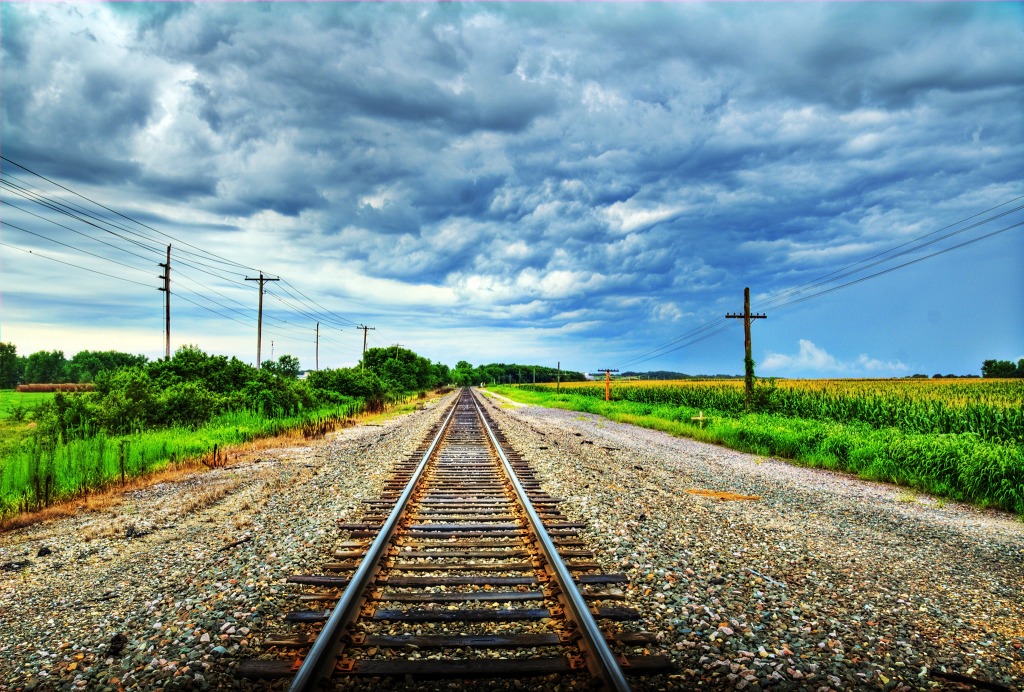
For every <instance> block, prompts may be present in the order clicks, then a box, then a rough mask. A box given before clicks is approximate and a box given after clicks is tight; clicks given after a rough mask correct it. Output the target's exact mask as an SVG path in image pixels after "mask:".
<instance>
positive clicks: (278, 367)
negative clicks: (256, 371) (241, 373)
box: [260, 354, 302, 380]
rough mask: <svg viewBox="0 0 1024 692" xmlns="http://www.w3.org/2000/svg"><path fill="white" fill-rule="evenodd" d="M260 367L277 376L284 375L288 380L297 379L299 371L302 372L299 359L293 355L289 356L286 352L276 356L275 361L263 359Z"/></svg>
mask: <svg viewBox="0 0 1024 692" xmlns="http://www.w3.org/2000/svg"><path fill="white" fill-rule="evenodd" d="M260 368H261V369H263V370H266V371H267V372H269V373H272V374H274V375H277V376H278V377H284V378H286V379H289V380H297V379H299V373H300V372H302V368H301V366H300V365H299V359H298V358H296V357H295V356H289V355H288V354H285V355H283V356H281V357H280V358H278V359H277V362H274V361H272V360H265V361H263V364H262V365H261V366H260Z"/></svg>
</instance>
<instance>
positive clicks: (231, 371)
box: [146, 345, 257, 394]
mask: <svg viewBox="0 0 1024 692" xmlns="http://www.w3.org/2000/svg"><path fill="white" fill-rule="evenodd" d="M146 370H147V372H148V373H149V376H150V378H152V380H153V382H155V383H156V385H157V386H158V387H159V388H160V389H165V388H167V387H170V386H171V385H173V384H178V383H179V382H202V383H203V385H204V386H205V387H206V388H207V389H208V390H210V391H211V392H216V393H217V394H231V393H232V392H237V391H240V390H242V389H244V388H245V386H246V384H247V383H248V382H249V380H250V379H252V378H253V377H254V376H255V373H256V372H257V370H256V368H254V367H252V366H251V365H249V364H247V363H243V362H242V361H240V360H238V359H237V358H235V357H232V358H230V359H229V358H228V357H227V356H211V355H207V354H206V353H205V352H204V351H203V350H202V349H200V348H199V347H198V346H191V345H188V346H182V347H181V348H179V349H178V350H177V351H175V352H174V355H173V356H171V358H170V359H169V360H168V359H166V358H163V359H161V360H157V361H153V362H152V363H150V364H149V365H148V366H147V367H146Z"/></svg>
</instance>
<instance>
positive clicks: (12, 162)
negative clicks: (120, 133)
mask: <svg viewBox="0 0 1024 692" xmlns="http://www.w3.org/2000/svg"><path fill="white" fill-rule="evenodd" d="M0 159H2V160H4V161H6V162H7V163H11V164H14V165H15V166H17V167H18V168H20V169H22V170H24V171H27V172H29V173H31V174H32V175H34V176H37V177H39V178H42V179H43V180H45V181H46V182H48V183H50V184H51V185H56V186H57V187H59V188H60V189H62V190H66V191H67V192H70V193H71V194H73V195H75V196H76V197H81V198H82V199H84V200H86V201H88V202H91V203H92V204H95V205H96V206H97V207H100V208H101V209H105V210H107V211H109V212H110V213H112V214H116V215H117V216H119V217H121V218H122V219H125V220H126V221H131V222H132V223H134V224H137V225H139V226H142V227H143V228H146V229H149V230H150V231H153V232H154V233H159V234H160V235H162V236H164V237H165V238H170V239H171V240H173V241H175V242H177V243H181V244H182V245H185V246H187V247H190V248H192V249H194V250H198V251H199V252H201V253H203V254H204V255H206V256H208V257H211V258H213V259H218V260H221V261H223V262H227V263H228V264H231V265H234V266H236V267H240V268H242V269H251V270H253V271H259V270H258V269H256V268H255V267H249V266H247V265H244V264H241V263H239V262H235V261H234V260H229V259H228V258H226V257H221V256H220V255H217V254H214V253H212V252H209V251H207V250H204V249H202V248H201V247H197V246H195V245H193V244H191V243H188V242H185V241H183V240H181V239H180V238H175V237H174V236H172V235H170V234H168V233H164V232H163V231H160V230H157V229H155V228H153V227H152V226H148V225H146V224H144V223H142V222H141V221H138V220H136V219H133V218H131V217H130V216H127V215H125V214H122V213H121V212H119V211H116V210H114V209H111V208H110V207H107V206H105V205H103V204H100V203H99V202H97V201H95V200H93V199H90V198H89V197H86V196H85V195H83V194H80V193H78V192H75V191H74V190H72V189H70V188H68V187H65V186H63V185H61V184H60V183H58V182H55V181H53V180H50V179H49V178H47V177H46V176H45V175H42V174H40V173H37V172H35V171H33V170H32V169H30V168H27V167H25V166H23V165H21V164H20V163H18V162H17V161H12V160H11V159H9V158H7V157H6V156H2V155H0ZM161 245H162V243H161Z"/></svg>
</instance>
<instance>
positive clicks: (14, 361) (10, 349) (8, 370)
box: [0, 342, 22, 389]
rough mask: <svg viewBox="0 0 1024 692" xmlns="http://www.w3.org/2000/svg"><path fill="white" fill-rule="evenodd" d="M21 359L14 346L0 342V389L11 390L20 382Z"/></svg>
mask: <svg viewBox="0 0 1024 692" xmlns="http://www.w3.org/2000/svg"><path fill="white" fill-rule="evenodd" d="M21 368H22V364H21V359H20V358H18V349H17V347H16V346H15V345H14V344H8V343H3V342H0V389H12V388H13V387H16V386H17V385H18V382H19V381H20V380H21Z"/></svg>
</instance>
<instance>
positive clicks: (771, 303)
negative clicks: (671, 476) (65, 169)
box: [620, 195, 1024, 367]
mask: <svg viewBox="0 0 1024 692" xmlns="http://www.w3.org/2000/svg"><path fill="white" fill-rule="evenodd" d="M1020 199H1024V195H1020V196H1018V197H1015V198H1013V199H1010V200H1007V201H1006V202H1003V203H1001V204H997V205H995V206H993V207H990V208H988V209H986V210H984V211H981V212H978V213H976V214H972V215H970V216H968V217H965V218H963V219H960V220H959V221H956V222H954V223H951V224H948V225H946V226H943V227H942V228H939V229H937V230H935V231H931V232H929V233H926V234H924V235H922V236H918V237H917V238H915V239H913V240H910V241H907V242H905V243H901V244H900V245H897V246H895V247H892V248H889V249H887V250H884V251H883V252H880V253H876V254H874V255H871V256H870V257H867V258H864V259H862V260H858V261H857V262H853V263H851V264H849V265H846V266H845V267H841V268H839V269H836V270H834V271H832V272H829V273H828V274H824V275H823V276H820V277H818V278H817V279H813V280H811V281H809V282H806V283H804V284H801V285H800V286H797V287H795V288H792V289H787V290H786V291H783V292H782V293H780V294H777V295H776V296H773V297H771V298H769V299H767V300H765V301H763V302H762V303H761V307H765V308H767V307H771V308H774V309H776V310H778V309H783V308H787V307H791V306H793V305H797V304H799V303H802V302H804V301H807V300H811V299H813V298H817V297H820V296H823V295H826V294H828V293H832V292H833V291H837V290H839V289H841V288H845V287H847V286H852V285H854V284H858V283H861V282H863V281H867V280H868V279H872V278H875V277H878V276H882V275H884V274H888V273H890V272H893V271H896V270H897V269H901V268H903V267H907V266H910V265H912V264H916V263H918V262H921V261H923V260H926V259H929V258H931V257H935V256H938V255H941V254H945V253H946V252H950V251H952V250H956V249H959V248H962V247H965V246H967V245H971V244H973V243H976V242H979V241H981V240H985V239H987V238H991V237H993V236H996V235H999V234H1000V233H1004V232H1006V231H1009V230H1012V229H1013V228H1016V227H1018V226H1021V225H1024V222H1018V223H1015V224H1011V225H1010V226H1007V227H1005V228H1001V229H999V230H997V231H993V232H991V233H987V234H985V235H981V236H978V237H977V238H973V239H971V240H968V241H965V242H962V243H958V244H956V245H953V246H950V247H948V248H945V249H943V250H939V251H937V252H934V253H930V254H928V255H925V256H923V257H919V258H917V259H914V260H911V261H908V262H904V263H901V264H899V265H896V266H894V267H890V268H888V269H884V270H882V271H878V272H875V273H873V274H869V275H867V276H863V277H860V278H858V279H855V280H853V281H849V282H846V283H843V284H841V285H838V286H833V287H831V288H828V289H825V290H823V291H818V292H816V293H812V294H810V295H806V296H802V297H798V298H795V299H793V300H788V301H787V300H785V298H786V297H795V296H800V294H802V293H806V292H807V291H809V290H811V289H814V288H820V287H821V286H825V285H827V284H830V283H833V282H835V281H837V280H839V279H842V278H846V277H849V276H852V275H854V274H857V273H858V272H861V271H864V270H866V269H870V268H871V267H875V266H878V265H879V264H883V263H885V262H889V261H891V260H894V259H896V258H898V257H903V256H906V255H907V254H910V253H912V252H916V251H919V250H922V249H924V248H926V247H929V246H931V245H934V244H935V243H938V242H941V241H942V240H948V239H949V238H952V237H954V236H956V235H959V234H961V233H964V232H966V231H969V230H973V229H975V228H978V227H979V226H982V225H985V224H987V223H990V222H992V221H995V220H997V219H1000V218H1003V217H1005V216H1007V215H1009V214H1012V213H1014V212H1017V211H1020V210H1021V209H1024V205H1019V206H1016V207H1014V208H1012V209H1009V210H1006V211H1002V212H1000V213H998V214H995V215H993V216H990V217H988V218H986V219H982V220H980V221H977V222H975V223H973V224H970V225H968V226H966V227H964V228H961V229H959V230H956V231H953V232H952V233H946V234H944V235H942V236H939V237H937V238H932V236H934V235H935V234H936V233H941V232H942V231H944V230H948V229H950V228H954V227H956V226H958V225H960V224H962V223H965V222H967V221H970V220H971V219H975V218H977V217H979V216H982V215H984V214H987V213H989V212H992V211H995V210H996V209H999V208H1001V207H1004V206H1006V205H1007V204H1011V203H1013V202H1015V201H1018V200H1020ZM927 238H931V239H930V240H927V241H926V242H919V241H922V240H925V239H927ZM915 243H916V244H915ZM910 245H913V247H908V246H910ZM903 248H906V249H903ZM900 249H903V250H902V251H901V252H898V253H896V254H892V253H893V251H895V250H900ZM887 255H888V256H887ZM879 258H883V259H879ZM872 260H875V261H872ZM860 265H863V266H860ZM855 267H859V268H857V269H854V268H855ZM719 324H720V322H719V320H713V321H709V322H705V323H704V324H702V325H699V326H697V327H695V328H694V329H691V330H689V331H688V332H685V333H683V334H680V335H679V336H676V337H674V338H672V339H670V340H668V341H666V342H663V343H662V344H660V345H658V346H655V347H654V348H652V349H649V350H647V351H644V352H643V353H641V354H638V355H636V356H633V357H632V358H631V359H629V360H627V361H624V362H623V363H621V364H620V367H623V366H625V365H638V364H640V363H644V362H647V361H649V360H653V359H654V358H659V357H661V356H664V355H667V354H669V353H672V352H674V351H677V350H679V349H681V348H685V347H687V346H692V345H693V344H696V343H699V342H700V341H704V340H705V339H707V338H710V337H711V336H714V335H716V334H719V333H721V332H723V331H725V329H726V328H727V327H721V328H717V329H716V328H715V327H716V326H717V325H719ZM702 333H703V334H704V335H703V336H700V337H699V338H696V337H697V336H698V335H699V334H702ZM680 342H684V343H680ZM676 344H679V345H676Z"/></svg>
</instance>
